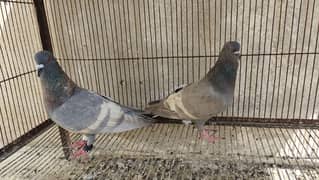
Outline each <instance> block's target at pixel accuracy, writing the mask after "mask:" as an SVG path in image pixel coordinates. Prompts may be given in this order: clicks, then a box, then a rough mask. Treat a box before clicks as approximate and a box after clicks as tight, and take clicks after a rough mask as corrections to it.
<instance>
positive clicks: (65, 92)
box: [34, 51, 77, 113]
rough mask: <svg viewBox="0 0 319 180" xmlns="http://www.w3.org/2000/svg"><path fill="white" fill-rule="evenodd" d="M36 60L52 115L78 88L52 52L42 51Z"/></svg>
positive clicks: (48, 108) (37, 54)
mask: <svg viewBox="0 0 319 180" xmlns="http://www.w3.org/2000/svg"><path fill="white" fill-rule="evenodd" d="M34 59H35V62H36V68H37V71H38V76H39V77H40V80H41V86H42V88H43V93H44V99H45V105H46V108H47V111H48V112H49V113H51V112H52V111H53V109H54V108H56V107H58V106H59V105H61V104H62V103H63V102H64V101H66V99H67V98H69V97H70V96H71V95H72V93H73V91H74V88H75V87H77V86H76V84H75V83H74V82H73V81H72V80H71V79H70V78H69V77H68V75H67V74H66V73H65V72H64V71H63V69H62V68H61V67H60V65H59V63H58V62H57V61H56V58H55V57H54V56H53V54H52V53H51V52H49V51H40V52H38V53H36V54H35V56H34Z"/></svg>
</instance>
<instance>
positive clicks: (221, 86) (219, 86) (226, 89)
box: [206, 60, 238, 93]
mask: <svg viewBox="0 0 319 180" xmlns="http://www.w3.org/2000/svg"><path fill="white" fill-rule="evenodd" d="M237 68H238V62H237V61H232V60H218V61H217V62H216V64H215V66H214V67H213V68H212V69H211V70H210V71H209V72H208V74H207V76H206V78H208V81H209V82H211V84H212V85H213V87H214V88H215V89H216V90H217V91H219V92H222V93H233V91H234V88H235V81H236V74H237Z"/></svg>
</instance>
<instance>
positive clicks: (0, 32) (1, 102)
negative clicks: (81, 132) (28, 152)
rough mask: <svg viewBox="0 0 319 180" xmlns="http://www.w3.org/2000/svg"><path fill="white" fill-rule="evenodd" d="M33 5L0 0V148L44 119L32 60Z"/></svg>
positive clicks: (37, 42) (34, 36)
mask: <svg viewBox="0 0 319 180" xmlns="http://www.w3.org/2000/svg"><path fill="white" fill-rule="evenodd" d="M33 8H34V7H33V4H32V3H31V2H30V1H28V2H27V1H26V3H17V2H14V1H6V2H3V1H0V96H1V98H0V121H1V123H0V148H3V147H4V146H6V145H8V144H10V143H12V142H14V140H16V139H17V138H19V137H20V136H22V135H24V134H27V133H28V132H29V131H30V130H31V129H33V128H35V127H36V126H38V125H39V124H40V123H42V122H43V121H44V120H46V119H47V116H46V114H45V113H44V109H43V106H42V98H41V93H40V89H39V84H38V81H37V79H36V76H35V73H34V72H35V71H34V63H33V61H32V59H33V54H34V53H35V52H37V51H38V50H40V49H41V44H40V43H41V42H40V40H39V35H38V34H39V32H38V27H37V22H36V17H35V14H34V11H33Z"/></svg>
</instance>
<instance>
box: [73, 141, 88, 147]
mask: <svg viewBox="0 0 319 180" xmlns="http://www.w3.org/2000/svg"><path fill="white" fill-rule="evenodd" d="M85 145H86V141H85V140H80V141H76V142H74V143H72V144H71V148H72V149H80V148H83V147H84V146H85Z"/></svg>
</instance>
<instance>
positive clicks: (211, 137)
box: [199, 129, 219, 143]
mask: <svg viewBox="0 0 319 180" xmlns="http://www.w3.org/2000/svg"><path fill="white" fill-rule="evenodd" d="M199 137H200V138H201V139H203V140H206V141H207V142H209V143H214V142H215V141H217V140H218V139H219V137H216V136H214V135H210V134H209V131H208V130H207V129H203V130H201V131H200V134H199Z"/></svg>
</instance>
